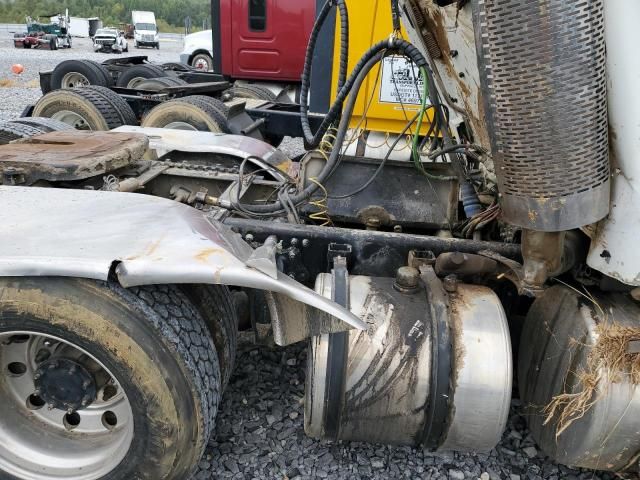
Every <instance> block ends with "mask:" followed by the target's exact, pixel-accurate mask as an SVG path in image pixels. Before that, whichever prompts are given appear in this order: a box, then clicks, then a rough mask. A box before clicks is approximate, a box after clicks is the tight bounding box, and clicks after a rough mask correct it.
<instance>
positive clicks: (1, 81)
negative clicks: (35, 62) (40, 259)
mask: <svg viewBox="0 0 640 480" xmlns="http://www.w3.org/2000/svg"><path fill="white" fill-rule="evenodd" d="M14 87H22V88H38V87H40V82H39V81H38V80H37V79H35V78H34V79H33V80H29V81H28V82H26V83H25V82H21V81H19V79H15V78H0V88H14Z"/></svg>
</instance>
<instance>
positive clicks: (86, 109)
mask: <svg viewBox="0 0 640 480" xmlns="http://www.w3.org/2000/svg"><path fill="white" fill-rule="evenodd" d="M33 115H34V116H37V117H48V118H53V119H55V120H59V121H61V122H63V123H66V124H68V125H71V126H73V127H74V128H76V129H78V130H93V131H100V130H101V131H105V130H112V129H114V128H117V127H121V126H122V125H125V122H124V121H123V118H124V115H126V114H124V113H123V112H121V111H120V110H119V109H118V108H117V107H116V106H115V105H114V104H113V103H111V102H109V101H108V100H107V99H106V98H105V97H104V95H103V94H102V93H101V92H97V91H95V90H93V89H91V88H86V87H85V88H75V89H73V90H54V91H53V92H49V93H47V94H46V95H45V96H44V97H42V98H41V99H40V100H38V102H37V103H36V105H35V107H34V108H33Z"/></svg>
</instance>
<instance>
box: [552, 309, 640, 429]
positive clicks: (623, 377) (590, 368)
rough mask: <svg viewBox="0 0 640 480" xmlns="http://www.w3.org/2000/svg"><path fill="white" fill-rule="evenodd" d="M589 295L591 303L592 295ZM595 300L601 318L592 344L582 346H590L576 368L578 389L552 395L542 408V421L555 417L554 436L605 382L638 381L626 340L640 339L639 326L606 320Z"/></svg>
mask: <svg viewBox="0 0 640 480" xmlns="http://www.w3.org/2000/svg"><path fill="white" fill-rule="evenodd" d="M589 298H590V299H591V300H592V301H594V303H595V300H594V299H593V298H592V297H589ZM595 304H596V306H597V307H598V310H599V311H600V312H601V314H602V315H603V318H604V320H603V321H601V323H600V324H599V325H598V326H597V327H596V334H597V340H596V342H595V344H594V345H592V346H586V347H585V348H589V349H590V351H589V354H588V357H587V362H586V365H585V367H584V368H583V369H581V370H580V371H578V372H576V378H577V384H578V385H579V387H580V390H579V391H578V392H576V393H563V394H560V395H557V396H555V397H553V399H552V400H551V402H550V403H549V404H548V405H547V406H546V407H545V409H544V414H545V416H546V418H545V422H544V425H547V424H548V423H549V422H551V421H552V420H553V419H554V418H556V417H557V429H556V438H557V437H558V436H560V435H561V434H562V432H564V431H565V430H566V429H567V428H569V427H570V426H571V424H572V423H573V422H575V421H576V420H579V419H581V418H582V417H584V416H585V414H586V413H587V412H588V411H589V410H590V409H591V408H592V407H593V406H594V405H595V404H596V403H597V402H598V401H599V400H600V399H601V398H602V397H603V396H604V395H606V393H607V390H608V388H607V386H608V385H611V384H614V383H622V382H625V381H628V382H630V383H631V384H632V385H639V384H640V354H639V353H629V344H630V342H632V341H637V340H640V328H633V327H627V326H622V325H619V324H616V323H615V322H614V321H610V320H609V319H608V317H607V316H606V315H604V311H603V310H602V308H600V306H599V305H598V304H597V303H595ZM602 385H605V387H604V388H602V387H601V386H602Z"/></svg>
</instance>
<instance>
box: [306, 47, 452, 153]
mask: <svg viewBox="0 0 640 480" xmlns="http://www.w3.org/2000/svg"><path fill="white" fill-rule="evenodd" d="M385 50H387V51H389V52H390V53H399V54H401V55H404V56H406V57H408V58H409V59H410V60H411V61H413V62H414V63H415V64H416V65H417V66H418V68H425V69H427V70H428V68H427V60H426V59H425V58H424V56H423V55H422V54H421V53H420V51H419V50H418V49H417V48H416V47H414V46H413V45H412V44H410V43H409V42H407V41H406V40H402V39H399V38H391V39H389V40H384V41H382V42H378V43H376V44H375V45H374V46H373V47H371V48H370V49H369V50H367V52H366V53H365V54H364V55H363V56H362V58H361V59H360V61H359V62H358V63H357V65H356V66H355V68H354V70H353V73H352V74H351V76H350V77H349V79H348V80H347V81H346V82H345V84H344V86H343V87H342V88H341V89H340V90H339V92H338V95H337V96H336V99H335V101H334V102H333V105H332V106H331V108H330V109H329V112H328V113H327V114H326V115H325V117H324V119H323V121H322V123H321V124H320V128H319V129H318V131H317V132H316V133H315V134H314V133H313V132H312V131H311V128H310V126H309V119H308V117H307V113H308V111H309V106H308V105H306V103H307V102H306V98H305V97H304V96H302V95H301V97H300V98H301V105H300V114H301V115H300V116H301V121H302V130H303V132H304V137H305V141H306V142H307V145H309V146H310V147H313V148H315V147H317V146H318V145H319V144H320V141H321V140H322V137H323V136H324V134H325V133H326V132H327V130H328V128H329V127H330V126H331V124H332V123H333V122H335V121H336V119H337V118H338V117H339V116H340V114H341V111H342V104H343V102H344V101H345V99H346V98H347V95H349V93H350V92H351V89H352V88H353V84H354V82H355V80H356V78H357V76H358V74H359V73H360V72H361V71H362V69H363V68H364V66H365V65H366V64H367V62H369V60H371V59H372V58H374V57H375V56H376V55H377V54H378V53H380V52H382V51H385ZM303 80H304V79H303ZM430 84H432V82H430ZM303 88H304V86H303ZM430 93H431V92H430ZM430 97H431V102H432V104H433V100H434V99H433V95H432V94H430ZM437 103H438V104H439V103H440V102H439V100H438V101H437Z"/></svg>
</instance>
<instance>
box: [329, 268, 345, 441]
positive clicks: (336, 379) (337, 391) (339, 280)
mask: <svg viewBox="0 0 640 480" xmlns="http://www.w3.org/2000/svg"><path fill="white" fill-rule="evenodd" d="M333 301H334V302H336V303H337V304H338V305H340V306H342V307H345V308H347V309H348V308H349V272H348V270H347V262H346V259H345V257H335V259H334V266H333ZM348 355H349V333H348V332H339V333H331V334H329V350H328V358H327V380H326V382H327V389H326V391H325V405H326V406H325V409H324V415H325V419H324V424H325V431H324V433H325V435H326V437H327V438H331V439H333V440H338V439H339V436H340V423H341V420H342V406H343V405H344V393H345V383H346V371H347V358H348Z"/></svg>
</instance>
